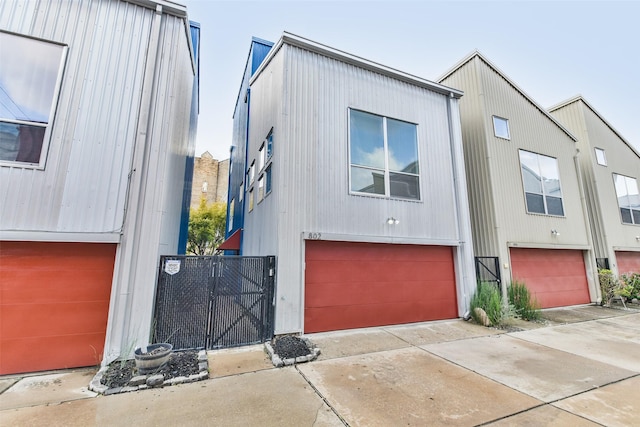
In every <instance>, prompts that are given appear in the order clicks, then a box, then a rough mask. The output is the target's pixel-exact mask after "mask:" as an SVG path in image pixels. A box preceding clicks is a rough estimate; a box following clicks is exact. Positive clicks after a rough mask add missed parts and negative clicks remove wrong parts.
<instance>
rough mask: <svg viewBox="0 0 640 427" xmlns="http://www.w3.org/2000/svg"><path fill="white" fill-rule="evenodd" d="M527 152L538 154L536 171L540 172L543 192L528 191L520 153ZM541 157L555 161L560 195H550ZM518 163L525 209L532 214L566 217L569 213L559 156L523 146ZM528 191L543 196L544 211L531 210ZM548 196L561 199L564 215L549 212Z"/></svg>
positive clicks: (519, 151)
mask: <svg viewBox="0 0 640 427" xmlns="http://www.w3.org/2000/svg"><path fill="white" fill-rule="evenodd" d="M522 152H525V153H529V154H533V155H535V156H536V163H537V166H538V170H537V171H536V172H538V173H540V175H539V176H540V186H541V189H542V193H534V192H531V191H527V186H526V180H525V176H524V170H523V163H522V157H521V155H520V153H522ZM540 157H545V158H547V159H553V160H554V161H555V166H556V172H557V174H558V189H559V191H560V197H557V196H551V195H548V194H547V192H546V189H545V185H544V182H543V178H544V177H543V176H542V171H541V167H540ZM518 163H519V165H520V178H521V179H522V192H523V195H524V206H525V210H526V212H527V213H528V214H530V215H544V216H552V217H556V218H566V216H567V214H566V210H565V208H564V192H563V191H562V180H561V179H560V164H559V162H558V158H557V157H551V156H547V155H545V154H540V153H536V152H534V151H529V150H524V149H522V148H520V149H518ZM527 193H529V194H535V195H539V196H542V206H543V207H544V212H535V211H530V210H529V204H528V203H527ZM547 197H553V198H556V199H560V207H561V208H562V215H558V214H554V213H549V208H548V205H547Z"/></svg>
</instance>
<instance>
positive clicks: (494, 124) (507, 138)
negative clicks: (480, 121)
mask: <svg viewBox="0 0 640 427" xmlns="http://www.w3.org/2000/svg"><path fill="white" fill-rule="evenodd" d="M496 119H498V120H504V122H505V123H506V124H507V136H506V137H504V136H501V135H498V129H496ZM491 122H492V123H493V135H494V136H495V137H496V138H500V139H506V140H507V141H511V127H510V126H509V119H505V118H504V117H500V116H491Z"/></svg>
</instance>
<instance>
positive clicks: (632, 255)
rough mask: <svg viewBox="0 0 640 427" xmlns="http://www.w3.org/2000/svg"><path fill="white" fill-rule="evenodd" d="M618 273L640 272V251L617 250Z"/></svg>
mask: <svg viewBox="0 0 640 427" xmlns="http://www.w3.org/2000/svg"><path fill="white" fill-rule="evenodd" d="M616 260H617V261H618V273H620V274H624V273H640V252H616Z"/></svg>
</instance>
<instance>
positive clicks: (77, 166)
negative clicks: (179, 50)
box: [0, 1, 153, 232]
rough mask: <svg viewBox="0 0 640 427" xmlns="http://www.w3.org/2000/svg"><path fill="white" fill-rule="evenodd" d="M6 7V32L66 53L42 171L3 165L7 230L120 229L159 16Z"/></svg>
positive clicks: (99, 7) (105, 9)
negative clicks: (56, 45)
mask: <svg viewBox="0 0 640 427" xmlns="http://www.w3.org/2000/svg"><path fill="white" fill-rule="evenodd" d="M27 6H28V7H27ZM0 7H3V9H2V12H3V13H2V14H1V15H2V28H6V29H9V30H12V31H17V32H20V33H22V34H26V35H31V36H34V37H41V38H45V39H49V40H52V41H56V42H61V43H65V44H66V45H68V46H69V50H68V56H67V61H66V67H65V71H64V73H63V78H62V87H61V92H60V97H59V102H58V107H57V111H56V116H55V118H54V121H53V127H52V132H51V142H50V145H49V151H48V155H47V162H46V165H45V169H44V170H42V171H34V170H28V169H22V168H10V167H3V168H0V202H1V203H2V205H3V206H12V209H11V210H7V211H4V210H3V213H2V214H0V215H1V216H0V223H1V224H2V228H3V229H8V230H12V229H13V230H40V231H73V232H109V231H112V230H117V229H119V227H120V225H121V223H122V217H123V209H124V197H125V193H126V186H127V173H128V168H129V164H130V156H131V149H132V146H131V145H132V143H133V137H134V133H135V125H136V117H137V111H138V107H139V97H140V85H141V78H142V73H143V69H144V61H145V53H146V43H147V40H148V34H149V26H150V18H151V16H152V15H153V11H151V10H148V9H144V8H141V7H138V6H134V5H132V4H130V3H125V2H119V1H118V2H99V3H96V2H71V1H69V2H67V1H60V2H40V3H37V4H36V2H27V3H21V2H9V3H8V4H7V3H3V4H2V6H0ZM7 9H10V10H7ZM5 12H6V13H5ZM98 16H99V17H100V19H99V22H100V24H96V21H97V17H98Z"/></svg>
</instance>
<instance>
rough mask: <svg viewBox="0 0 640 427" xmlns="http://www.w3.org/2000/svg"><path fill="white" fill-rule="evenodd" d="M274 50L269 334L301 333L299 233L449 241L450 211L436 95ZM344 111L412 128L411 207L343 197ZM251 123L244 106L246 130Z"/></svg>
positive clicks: (444, 137) (441, 109)
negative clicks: (417, 170)
mask: <svg viewBox="0 0 640 427" xmlns="http://www.w3.org/2000/svg"><path fill="white" fill-rule="evenodd" d="M280 54H284V57H285V59H284V61H285V62H284V64H285V65H284V73H285V75H284V81H285V84H284V87H283V89H282V90H283V93H284V101H283V104H284V112H283V114H282V119H283V120H284V124H283V126H282V131H277V130H276V132H277V135H278V138H276V141H277V144H276V148H275V153H276V154H275V159H274V161H276V162H278V168H277V172H278V175H277V176H274V191H277V192H278V193H279V194H278V198H279V203H281V205H280V208H279V210H278V212H277V214H278V231H279V233H278V253H277V255H278V256H279V258H280V260H287V262H280V263H279V268H278V295H277V299H276V300H277V304H278V309H277V310H276V316H277V318H276V333H285V332H290V331H299V330H301V328H302V324H301V321H302V319H301V312H300V310H301V307H302V304H303V301H302V296H303V281H304V280H303V268H304V262H303V253H304V247H303V245H304V242H303V240H302V239H301V233H302V232H303V231H315V232H320V233H337V234H346V235H353V236H354V238H355V237H358V238H363V236H364V238H366V236H372V237H374V236H379V237H399V238H400V237H414V238H429V239H447V240H455V239H456V238H457V223H456V220H455V218H454V217H453V215H452V214H451V213H452V212H454V210H455V204H454V199H453V195H452V188H453V184H452V179H453V178H452V169H451V153H450V151H449V150H450V148H449V131H448V117H447V113H446V111H447V110H446V97H445V96H443V95H441V94H436V93H434V92H431V91H428V90H426V89H421V88H417V87H415V86H412V85H409V84H407V83H403V82H399V81H397V80H394V79H392V78H389V77H385V76H382V75H379V74H376V73H372V72H370V71H366V70H363V69H361V68H358V67H355V66H352V65H347V64H345V63H342V62H339V61H336V60H334V59H330V58H327V57H325V56H322V55H318V54H316V53H311V52H308V51H306V50H303V49H300V48H297V47H292V46H289V45H285V46H283V48H282V50H281V52H280ZM267 71H268V69H267V70H265V71H264V72H263V74H262V75H260V77H259V78H258V79H257V80H256V82H255V83H254V85H253V87H252V95H253V94H254V93H256V92H257V91H258V87H259V84H258V83H259V82H260V81H261V80H262V79H266V78H267V77H266V76H265V75H264V73H266V72H267ZM256 96H258V95H257V94H256ZM252 102H253V100H252ZM254 105H255V104H254ZM349 107H352V108H358V109H362V110H365V111H369V112H372V113H375V114H380V115H384V116H387V117H392V118H398V119H402V120H406V121H410V122H413V123H416V124H418V140H419V144H420V147H419V156H420V157H419V159H420V167H421V183H420V184H421V193H422V200H421V201H420V202H412V201H399V200H386V199H380V198H374V197H362V196H352V195H349V179H348V171H349V161H348V147H349V146H348V126H347V123H348V108H349ZM256 108H257V107H256ZM264 114H267V113H266V112H264ZM254 120H257V118H256V115H255V114H254V108H253V106H252V116H251V121H252V125H251V126H252V127H251V129H252V131H253V129H254V127H253V123H254ZM265 136H266V134H265ZM251 140H252V144H253V141H254V140H255V137H253V136H252V137H251ZM254 148H255V150H256V153H255V155H256V156H257V147H254ZM249 157H250V158H254V155H253V154H252V155H250V156H249ZM276 179H277V181H275V180H276ZM259 207H260V206H257V207H256V209H259ZM389 215H394V216H395V217H397V218H399V219H400V221H401V222H400V224H399V225H398V226H396V228H395V229H391V228H390V227H389V226H388V225H387V224H386V223H385V220H386V218H387V217H388V216H389ZM249 216H250V214H249V215H248V217H249ZM248 217H247V218H248ZM248 224H249V223H247V227H249V225H248ZM254 232H258V230H254ZM249 234H250V230H249V228H247V238H249V237H248V236H249Z"/></svg>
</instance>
